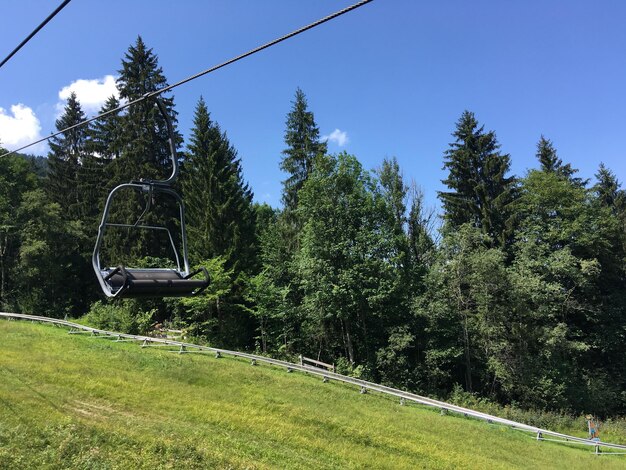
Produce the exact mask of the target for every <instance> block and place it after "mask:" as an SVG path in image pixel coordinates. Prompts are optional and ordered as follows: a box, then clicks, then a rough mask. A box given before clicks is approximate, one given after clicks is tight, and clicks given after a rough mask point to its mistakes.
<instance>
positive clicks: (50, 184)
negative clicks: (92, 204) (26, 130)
mask: <svg viewBox="0 0 626 470" xmlns="http://www.w3.org/2000/svg"><path fill="white" fill-rule="evenodd" d="M85 118H86V116H85V113H84V112H83V110H82V108H81V106H80V103H79V102H78V99H77V98H76V94H75V93H73V92H72V93H71V94H70V97H69V98H68V99H67V104H66V105H65V109H64V111H63V114H62V115H61V117H60V118H59V119H57V121H56V128H57V130H61V129H65V128H67V127H70V126H74V125H76V124H78V123H79V122H82V121H84V120H85ZM88 139H89V131H88V128H87V127H86V126H79V127H75V128H74V129H71V130H69V131H66V132H64V133H62V134H61V135H60V136H57V137H53V138H51V139H50V153H49V154H48V166H49V169H50V170H49V173H48V179H47V181H46V190H47V193H48V197H49V198H50V200H51V201H52V202H56V203H57V204H59V206H61V207H63V214H64V217H65V218H66V220H75V219H77V218H78V217H79V216H80V215H81V212H83V211H84V205H83V204H82V196H83V194H82V193H81V191H80V189H85V188H84V187H81V186H82V185H81V186H79V184H78V180H79V177H78V173H79V169H80V168H81V165H82V163H83V160H84V159H85V157H86V155H87V148H88V147H89V142H88Z"/></svg>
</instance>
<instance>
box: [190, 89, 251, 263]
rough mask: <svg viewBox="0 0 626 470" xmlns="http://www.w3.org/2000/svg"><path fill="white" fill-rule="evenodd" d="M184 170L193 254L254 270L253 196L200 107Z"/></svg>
mask: <svg viewBox="0 0 626 470" xmlns="http://www.w3.org/2000/svg"><path fill="white" fill-rule="evenodd" d="M187 158H188V159H187V161H186V163H185V166H184V178H183V192H184V196H185V200H186V205H187V221H188V223H187V227H188V234H189V240H190V241H189V248H190V253H191V254H192V256H193V258H195V259H196V260H198V261H200V260H204V259H208V258H215V257H218V256H221V257H224V258H226V259H227V264H226V268H227V269H231V268H235V271H240V270H249V269H250V268H251V267H252V266H254V264H255V258H256V256H255V230H254V221H255V214H254V211H253V208H252V191H251V190H250V188H249V187H248V185H247V184H246V183H245V182H244V181H243V176H242V170H241V160H240V159H239V158H238V157H237V151H236V150H235V148H234V147H233V146H232V145H231V144H230V142H229V140H228V138H227V136H226V133H225V132H222V131H221V130H220V127H219V125H218V124H217V123H216V122H213V121H211V117H210V114H209V112H208V110H207V107H206V103H205V102H204V100H203V99H202V98H200V100H199V101H198V104H197V106H196V111H195V117H194V127H193V129H192V131H191V138H190V144H189V146H188V152H187Z"/></svg>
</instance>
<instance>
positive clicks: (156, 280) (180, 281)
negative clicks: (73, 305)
mask: <svg viewBox="0 0 626 470" xmlns="http://www.w3.org/2000/svg"><path fill="white" fill-rule="evenodd" d="M156 104H157V107H158V108H159V111H160V112H161V114H162V115H163V118H164V119H165V123H166V125H167V130H168V134H169V147H170V156H171V159H172V174H171V175H170V176H169V178H167V179H166V180H163V181H154V180H145V179H140V180H139V181H131V182H130V183H124V184H120V185H119V186H117V187H115V188H114V189H113V190H112V191H111V193H110V194H109V196H108V198H107V200H106V204H105V206H104V212H103V214H102V221H101V222H100V226H99V229H98V238H97V239H96V246H95V248H94V251H93V256H92V265H93V269H94V271H95V273H96V277H97V278H98V281H99V283H100V287H101V288H102V291H103V292H104V294H105V295H106V296H107V297H187V296H192V295H196V294H199V293H200V292H202V291H203V290H204V289H206V288H207V286H208V285H209V275H208V272H207V270H206V269H205V268H204V267H203V268H201V269H198V270H196V271H193V272H191V271H190V269H189V260H188V258H187V235H186V231H185V206H184V204H183V200H182V198H181V197H180V196H179V195H178V193H177V192H176V191H174V189H173V188H172V184H173V183H174V181H175V180H176V177H177V176H178V158H177V156H176V147H175V144H174V131H173V128H172V123H171V121H170V118H169V116H168V114H167V111H166V109H165V107H164V106H163V103H162V102H161V101H160V100H159V99H158V98H157V99H156ZM124 189H132V190H135V191H139V192H140V193H144V194H147V198H146V206H145V208H144V210H143V212H142V213H141V215H140V216H139V218H138V219H137V221H136V222H135V223H134V224H123V223H112V222H109V211H110V209H111V204H112V202H113V199H114V196H115V195H116V194H117V193H118V192H119V191H120V190H124ZM158 194H163V195H166V196H170V197H171V198H173V200H174V201H175V202H176V203H177V206H178V211H179V217H180V239H181V245H182V250H181V251H182V253H181V254H182V265H181V259H180V256H179V250H178V249H177V248H176V244H175V243H174V238H173V237H172V233H171V231H170V229H169V228H167V227H166V226H164V225H148V224H145V223H142V218H143V217H144V215H145V214H146V213H147V212H149V211H150V209H151V206H152V200H153V198H154V197H155V196H156V195H158ZM107 227H125V228H128V229H140V230H151V231H162V232H165V233H166V234H167V236H168V238H169V241H170V244H171V247H172V250H173V252H174V258H175V261H176V269H173V268H130V267H127V266H124V265H118V266H116V267H103V266H102V265H101V263H100V250H101V247H102V241H103V239H104V234H105V232H106V229H107ZM200 274H201V275H202V277H201V278H197V277H196V276H198V275H200Z"/></svg>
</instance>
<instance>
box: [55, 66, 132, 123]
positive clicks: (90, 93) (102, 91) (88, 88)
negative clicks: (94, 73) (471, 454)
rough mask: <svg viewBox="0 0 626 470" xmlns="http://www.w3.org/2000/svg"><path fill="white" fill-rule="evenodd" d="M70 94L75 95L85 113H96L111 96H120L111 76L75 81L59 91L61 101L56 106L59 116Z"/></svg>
mask: <svg viewBox="0 0 626 470" xmlns="http://www.w3.org/2000/svg"><path fill="white" fill-rule="evenodd" d="M72 92H74V93H76V98H77V99H78V101H79V102H80V105H81V107H82V108H83V111H85V112H86V113H96V112H98V111H99V110H100V108H101V107H102V105H103V104H104V102H105V101H106V100H107V99H108V98H109V97H110V96H111V95H114V96H116V97H118V98H119V95H120V93H119V91H118V89H117V86H116V85H115V77H114V76H113V75H106V76H105V77H103V78H95V79H93V80H84V79H80V80H76V81H74V82H72V83H70V84H69V85H67V86H65V87H63V88H62V89H61V91H59V99H60V100H61V102H59V103H58V104H57V112H59V114H61V113H62V112H63V108H64V107H65V103H66V101H67V99H68V98H69V97H70V94H71V93H72Z"/></svg>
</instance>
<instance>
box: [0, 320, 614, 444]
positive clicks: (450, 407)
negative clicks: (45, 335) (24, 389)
mask: <svg viewBox="0 0 626 470" xmlns="http://www.w3.org/2000/svg"><path fill="white" fill-rule="evenodd" d="M0 317H4V318H7V319H22V320H31V321H36V322H43V323H51V324H55V325H61V326H65V327H68V328H70V333H80V332H85V333H91V334H92V335H96V336H102V337H111V338H115V339H117V340H119V341H122V340H126V341H129V340H130V341H137V342H140V343H142V346H144V347H145V346H151V345H155V346H156V345H160V346H170V347H176V348H178V351H174V352H178V353H180V354H183V353H192V352H212V353H214V354H215V356H216V357H221V356H222V355H228V356H233V357H241V358H244V359H248V360H250V363H251V364H252V365H257V364H258V363H266V364H270V365H273V366H277V367H281V368H285V369H287V371H288V372H292V371H295V370H297V371H300V372H304V373H307V374H311V375H316V376H319V377H322V378H323V380H324V382H327V381H329V380H335V381H337V382H343V383H347V384H351V385H355V386H357V387H359V388H360V392H361V393H367V392H368V391H373V392H379V393H382V394H385V395H389V396H393V397H396V398H399V399H400V404H405V403H407V402H412V403H417V404H420V405H425V406H428V407H433V408H437V409H440V410H441V412H442V413H445V412H451V413H457V414H461V415H463V416H465V417H472V418H476V419H479V420H482V421H486V422H488V423H490V424H499V425H503V426H507V427H510V428H512V429H516V430H519V431H525V432H529V433H532V434H534V436H535V438H536V439H537V440H538V441H554V442H560V443H563V444H579V445H586V446H591V447H593V448H594V449H595V453H596V454H601V455H625V454H626V445H622V444H613V443H610V442H603V441H594V440H590V439H585V438H582V437H576V436H570V435H567V434H563V433H559V432H555V431H550V430H548V429H542V428H538V427H536V426H531V425H528V424H524V423H520V422H517V421H512V420H510V419H506V418H501V417H498V416H494V415H490V414H488V413H483V412H480V411H475V410H471V409H469V408H465V407H462V406H458V405H454V404H451V403H446V402H443V401H440V400H435V399H432V398H427V397H423V396H420V395H416V394H414V393H410V392H405V391H403V390H398V389H395V388H392V387H387V386H385V385H380V384H376V383H373V382H368V381H366V380H362V379H358V378H355V377H348V376H346V375H342V374H338V373H336V372H331V371H326V370H322V369H320V368H318V367H314V366H309V365H306V364H294V363H291V362H287V361H282V360H279V359H272V358H270V357H265V356H258V355H256V354H249V353H244V352H238V351H230V350H227V349H221V348H213V347H210V346H202V345H198V344H193V343H187V342H184V341H175V340H171V339H167V338H155V337H151V336H142V335H131V334H127V333H118V332H114V331H107V330H101V329H97V328H92V327H89V326H85V325H81V324H79V323H74V322H70V321H67V320H61V319H57V318H49V317H41V316H36V315H25V314H19V313H5V312H0ZM603 448H605V449H613V450H616V451H623V452H606V453H602V452H601V449H603Z"/></svg>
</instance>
